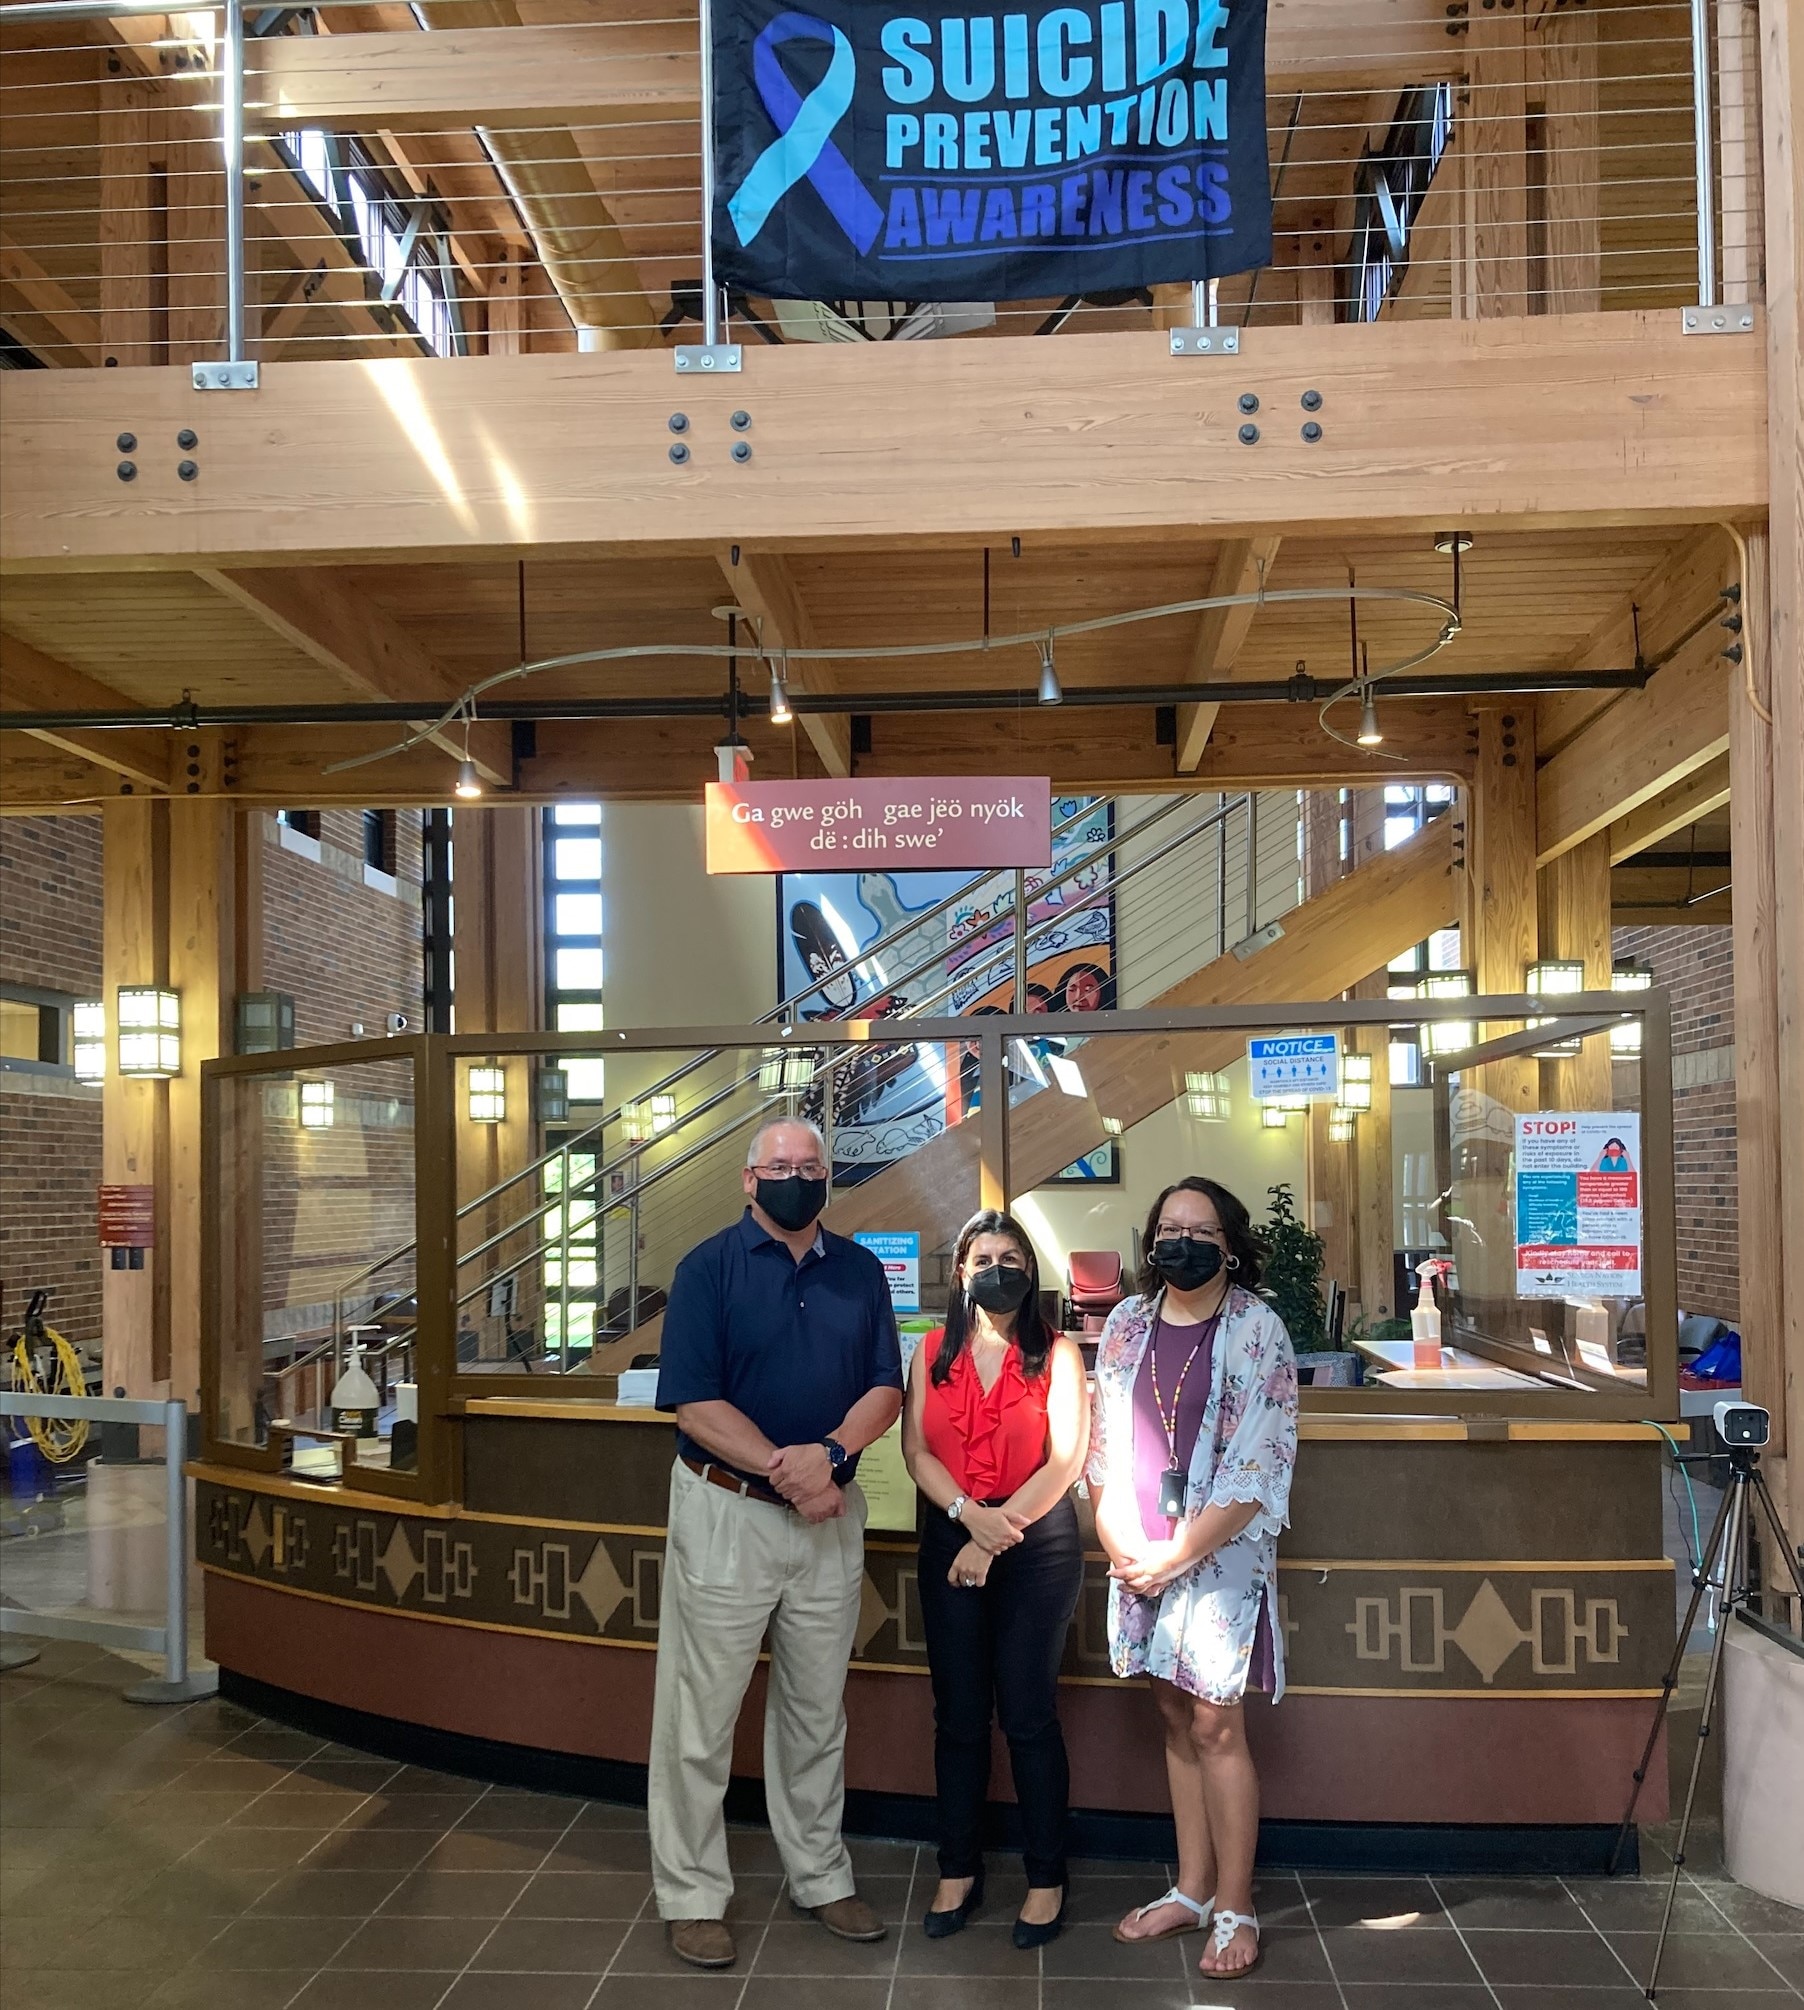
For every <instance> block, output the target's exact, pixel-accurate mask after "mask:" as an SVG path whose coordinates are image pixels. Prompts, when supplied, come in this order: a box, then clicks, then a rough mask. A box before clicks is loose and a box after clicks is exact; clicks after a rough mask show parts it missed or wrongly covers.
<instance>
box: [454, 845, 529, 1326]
mask: <svg viewBox="0 0 1804 2010" xmlns="http://www.w3.org/2000/svg"><path fill="white" fill-rule="evenodd" d="M539 831H540V824H539V812H538V811H537V810H536V809H521V808H517V807H514V806H512V805H508V806H504V807H498V808H494V809H489V808H486V807H485V808H481V809H464V808H459V809H458V810H456V811H455V812H454V814H453V817H452V827H451V857H452V900H453V920H454V928H455V947H456V957H457V988H456V1025H457V1030H458V1032H460V1033H525V1032H532V1031H534V1030H536V1029H537V1028H538V1026H539V1025H540V1024H541V1023H542V1020H543V1011H544V973H543V966H544V930H543V926H542V915H543V903H542V898H541V872H540V865H539ZM497 1059H498V1061H499V1062H500V1065H502V1066H503V1067H504V1068H505V1070H506V1074H507V1118H506V1121H505V1122H503V1123H499V1124H474V1123H471V1122H470V1121H469V1119H468V1115H467V1112H468V1108H469V1104H468V1075H469V1067H470V1063H469V1062H468V1061H462V1062H460V1063H459V1064H458V1068H457V1140H458V1148H457V1192H458V1199H459V1202H460V1204H461V1203H466V1202H468V1201H470V1200H473V1199H474V1198H475V1197H476V1196H477V1195H478V1194H481V1193H485V1192H487V1191H488V1190H489V1188H491V1187H493V1186H495V1185H497V1184H498V1183H499V1182H500V1181H502V1180H504V1179H506V1178H507V1177H508V1176H509V1175H510V1174H511V1173H515V1172H518V1171H519V1170H520V1169H521V1168H522V1167H524V1166H526V1165H528V1164H530V1163H531V1161H532V1159H533V1158H534V1157H535V1156H536V1154H537V1151H538V1145H537V1138H538V1126H537V1123H536V1122H535V1120H534V1117H533V1108H532V1091H533V1076H532V1068H531V1066H530V1064H529V1063H528V1062H527V1061H525V1060H524V1059H520V1058H515V1059H512V1060H503V1059H501V1057H497ZM477 1065H486V1063H484V1062H483V1061H482V1059H481V1057H477ZM527 1198H528V1197H527V1196H526V1195H525V1194H524V1193H522V1192H513V1193H510V1194H508V1195H506V1196H505V1197H504V1198H503V1199H502V1200H500V1201H498V1202H496V1203H494V1204H493V1206H492V1207H491V1208H490V1209H487V1210H485V1211H483V1212H481V1213H480V1214H479V1215H472V1216H471V1217H470V1218H469V1219H468V1220H467V1221H465V1223H464V1224H463V1228H462V1231H461V1233H460V1235H459V1246H460V1248H462V1249H468V1248H470V1247H471V1246H472V1245H474V1244H475V1243H477V1242H480V1241H482V1240H484V1239H485V1238H486V1237H487V1236H489V1235H492V1234H495V1233H498V1232H499V1231H500V1230H501V1229H502V1228H503V1227H505V1226H506V1225H507V1223H508V1222H510V1221H513V1220H515V1219H517V1218H518V1217H519V1215H520V1214H521V1213H522V1212H523V1211H524V1208H525V1205H526V1201H527ZM522 1253H523V1252H522V1249H521V1248H518V1247H515V1246H514V1245H512V1244H508V1245H504V1246H503V1247H502V1249H501V1250H499V1251H498V1252H497V1253H496V1259H495V1261H494V1262H493V1263H492V1264H491V1266H490V1267H491V1268H493V1269H498V1268H500V1267H502V1265H503V1264H504V1263H505V1262H508V1261H511V1260H512V1259H513V1258H514V1257H516V1256H518V1255H520V1254H522ZM475 1281H476V1279H475V1277H474V1274H473V1273H472V1274H468V1275H465V1276H464V1277H463V1278H462V1279H461V1282H460V1289H468V1288H469V1287H470V1286H471V1285H472V1284H473V1283H474V1282H475ZM537 1283H538V1280H537V1278H536V1276H534V1275H531V1274H530V1273H527V1272H523V1273H522V1274H521V1277H520V1280H519V1285H518V1287H517V1288H518V1292H519V1298H520V1313H519V1314H517V1315H516V1316H517V1318H519V1317H521V1316H523V1315H524V1314H525V1313H527V1312H528V1311H529V1310H530V1308H531V1304H532V1293H535V1292H536V1290H537ZM529 1285H530V1286H531V1291H529V1290H528V1286H529ZM470 1311H471V1314H472V1323H473V1324H475V1326H476V1327H477V1329H478V1331H479V1332H480V1333H481V1335H482V1340H483V1346H484V1349H485V1351H486V1352H488V1353H490V1354H494V1355H497V1356H498V1355H499V1354H500V1352H501V1351H502V1348H503V1345H504V1342H505V1334H504V1333H503V1331H502V1329H501V1327H500V1325H499V1324H498V1323H493V1324H491V1323H490V1322H487V1321H486V1320H485V1319H484V1317H483V1312H484V1307H483V1306H482V1305H481V1304H475V1305H473V1306H472V1307H471V1308H470Z"/></svg>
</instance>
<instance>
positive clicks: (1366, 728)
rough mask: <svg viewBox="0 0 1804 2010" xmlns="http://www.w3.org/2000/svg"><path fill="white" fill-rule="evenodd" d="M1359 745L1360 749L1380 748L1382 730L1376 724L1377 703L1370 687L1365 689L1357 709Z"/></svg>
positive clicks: (1382, 741) (1382, 736) (1382, 735)
mask: <svg viewBox="0 0 1804 2010" xmlns="http://www.w3.org/2000/svg"><path fill="white" fill-rule="evenodd" d="M1359 744H1360V745H1361V746H1362V747H1382V746H1383V745H1384V728H1383V727H1382V726H1381V725H1379V723H1378V701H1377V700H1376V699H1375V698H1374V697H1373V696H1372V687H1371V685H1370V684H1368V685H1367V686H1366V687H1365V695H1364V697H1363V699H1362V700H1361V702H1360V707H1359Z"/></svg>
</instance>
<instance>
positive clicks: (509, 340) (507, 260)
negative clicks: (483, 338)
mask: <svg viewBox="0 0 1804 2010" xmlns="http://www.w3.org/2000/svg"><path fill="white" fill-rule="evenodd" d="M525 278H526V263H525V254H524V253H523V252H522V251H521V249H520V247H519V246H518V245H517V244H505V245H501V246H499V247H498V250H497V256H496V259H495V264H494V270H493V273H492V275H491V277H490V281H489V299H488V317H489V354H490V355H491V356H518V355H519V354H520V353H521V352H522V350H524V348H525V347H526V298H525Z"/></svg>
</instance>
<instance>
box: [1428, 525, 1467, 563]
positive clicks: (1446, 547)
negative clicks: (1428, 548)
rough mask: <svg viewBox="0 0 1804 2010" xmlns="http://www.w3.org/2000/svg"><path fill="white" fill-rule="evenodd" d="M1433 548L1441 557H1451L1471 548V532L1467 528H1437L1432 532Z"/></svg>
mask: <svg viewBox="0 0 1804 2010" xmlns="http://www.w3.org/2000/svg"><path fill="white" fill-rule="evenodd" d="M1434 548H1435V550H1436V551H1438V552H1439V553H1440V554H1441V556H1442V557H1443V558H1452V557H1454V556H1455V555H1456V554H1458V553H1461V552H1467V551H1470V550H1471V549H1472V533H1471V532H1470V531H1469V530H1437V531H1436V532H1435V534H1434Z"/></svg>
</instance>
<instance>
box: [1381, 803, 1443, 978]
mask: <svg viewBox="0 0 1804 2010" xmlns="http://www.w3.org/2000/svg"><path fill="white" fill-rule="evenodd" d="M1452 805H1453V790H1452V789H1451V788H1450V787H1449V786H1448V785H1447V784H1446V783H1444V782H1430V783H1429V784H1428V785H1427V786H1426V787H1425V788H1424V787H1422V786H1421V785H1420V784H1410V783H1405V782H1392V783H1391V784H1390V785H1389V787H1387V788H1386V790H1385V792H1384V848H1385V850H1386V851H1395V850H1396V849H1397V847H1398V846H1399V845H1400V844H1407V843H1408V842H1409V840H1410V839H1411V838H1412V837H1414V836H1415V834H1416V833H1417V831H1419V830H1420V829H1421V828H1422V826H1423V825H1424V824H1431V823H1433V822H1434V820H1435V818H1436V817H1440V816H1445V815H1446V813H1447V811H1448V810H1449V809H1450V808H1451V807H1452ZM1434 967H1435V968H1436V969H1439V968H1440V967H1441V966H1440V965H1439V964H1436V965H1435V966H1434ZM1450 967H1453V968H1457V967H1458V966H1457V965H1454V966H1450Z"/></svg>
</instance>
